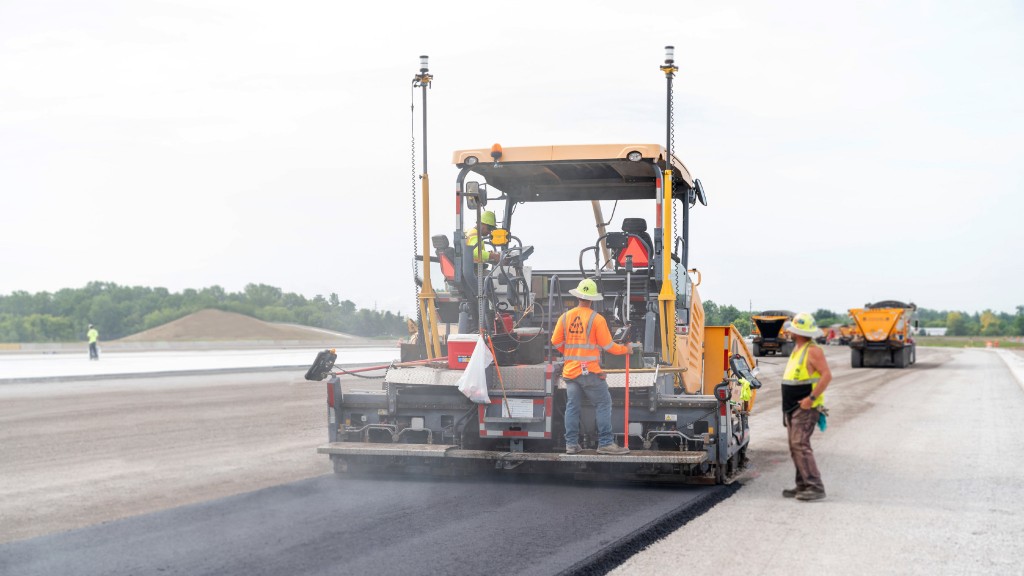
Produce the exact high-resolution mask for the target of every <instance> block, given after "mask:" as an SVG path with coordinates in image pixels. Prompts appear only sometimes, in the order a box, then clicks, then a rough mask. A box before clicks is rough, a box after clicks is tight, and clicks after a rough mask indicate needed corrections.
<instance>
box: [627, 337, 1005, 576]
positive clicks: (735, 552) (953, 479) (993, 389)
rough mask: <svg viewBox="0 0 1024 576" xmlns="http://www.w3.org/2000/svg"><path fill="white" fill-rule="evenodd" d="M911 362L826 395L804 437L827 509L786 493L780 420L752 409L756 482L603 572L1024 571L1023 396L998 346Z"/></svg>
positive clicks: (844, 382) (853, 374)
mask: <svg viewBox="0 0 1024 576" xmlns="http://www.w3.org/2000/svg"><path fill="white" fill-rule="evenodd" d="M918 358H919V363H918V364H917V365H916V366H914V367H912V368H909V369H906V370H887V371H885V372H882V373H881V374H883V375H884V380H883V381H882V382H881V384H880V385H877V386H875V385H865V386H861V385H860V382H859V381H858V379H860V378H862V377H863V376H864V374H866V373H870V372H872V371H874V370H878V369H872V370H868V369H864V370H857V371H850V370H848V369H843V371H842V372H841V374H840V378H838V379H837V380H836V382H835V383H834V384H833V386H832V387H830V388H829V393H828V405H829V407H830V409H831V413H832V417H831V418H830V423H829V427H828V429H827V431H826V432H824V433H821V432H816V433H815V435H814V437H813V439H812V443H813V444H814V447H815V452H816V455H817V458H818V464H819V467H820V468H821V470H822V475H823V477H824V480H825V485H826V489H827V491H828V498H827V499H826V500H824V501H820V502H814V503H803V502H799V501H795V500H790V499H783V498H782V496H781V494H780V492H781V490H782V489H783V488H788V487H790V486H791V485H792V484H793V466H792V463H791V462H790V460H789V454H788V451H787V449H786V443H785V436H784V429H783V428H782V425H781V416H780V414H779V412H777V410H773V411H771V412H770V413H766V412H761V413H759V414H757V415H756V416H755V418H754V421H753V422H752V424H751V428H752V429H754V430H756V431H757V432H756V434H755V436H754V440H753V444H752V446H751V452H752V456H751V457H752V458H753V459H754V460H755V462H757V463H758V470H757V472H756V474H755V476H754V477H753V478H751V479H749V480H747V481H745V482H744V487H743V489H742V490H740V491H739V492H737V493H736V494H735V495H734V496H733V497H732V498H730V499H728V500H726V501H724V502H722V503H720V504H718V505H717V506H715V507H714V508H713V509H712V510H710V511H709V512H708V513H706V514H704V515H703V516H701V517H699V518H697V519H695V520H694V521H692V522H690V523H689V524H687V525H685V526H683V527H682V528H681V529H679V530H678V531H676V532H674V533H673V534H671V535H670V536H668V537H667V538H665V539H663V540H661V541H659V542H657V543H655V544H654V545H652V546H651V547H649V548H648V549H647V550H645V551H644V552H642V553H640V554H638V555H636V556H634V557H633V558H631V559H630V560H628V561H627V562H626V563H625V564H623V565H622V566H620V567H619V568H618V569H616V570H615V571H613V572H612V574H615V575H617V576H631V575H641V574H642V575H650V574H683V573H686V574H712V573H721V572H722V570H723V569H725V567H728V568H727V570H725V571H726V572H727V573H731V574H748V575H750V574H765V575H771V574H780V575H787V576H792V575H799V574H808V575H814V576H820V575H822V574H873V573H877V574H1024V562H1022V560H1021V553H1022V552H1024V544H1022V542H1024V506H1022V504H1021V503H1022V502H1024V482H1022V480H1021V479H1022V478H1024V441H1022V440H1021V433H1020V414H1021V413H1022V412H1024V390H1022V389H1021V387H1020V386H1019V385H1018V382H1017V380H1016V378H1015V377H1014V376H1013V374H1012V373H1011V371H1010V370H1009V369H1008V368H1007V366H1006V364H1005V363H1004V362H1003V361H1002V360H1001V358H1000V356H999V355H997V353H996V352H995V351H990V350H977V349H928V348H922V349H919V352H918ZM836 360H841V358H836V359H835V360H833V359H832V357H831V356H830V362H831V363H832V364H833V366H834V367H836V366H838V362H837V361H836ZM847 366H848V364H847ZM875 373H876V374H878V372H875ZM776 385H777V383H776ZM696 543H699V549H700V550H701V551H702V552H700V553H695V552H694V550H695V549H697V548H698V547H696V546H695V544H696ZM719 545H720V546H721V548H722V549H723V550H727V551H729V552H727V553H726V554H725V555H724V556H723V555H720V554H714V553H710V552H708V551H710V550H712V549H715V548H717V547H719Z"/></svg>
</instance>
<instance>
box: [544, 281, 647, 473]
mask: <svg viewBox="0 0 1024 576" xmlns="http://www.w3.org/2000/svg"><path fill="white" fill-rule="evenodd" d="M569 293H570V294H572V295H573V296H575V297H576V299H577V301H578V302H579V304H578V305H577V306H576V307H575V308H573V309H572V310H569V311H568V312H566V313H565V314H562V316H561V317H560V318H559V319H558V323H557V324H555V331H554V333H553V334H552V335H551V345H552V346H554V347H555V348H557V349H558V351H559V352H561V353H562V356H563V358H564V360H565V364H564V365H563V367H562V378H564V379H565V389H566V395H567V396H568V402H567V403H566V406H565V453H566V454H579V453H580V451H582V450H583V448H582V447H581V446H580V438H579V436H580V406H581V405H582V404H583V396H584V395H586V397H587V398H588V399H589V400H590V402H591V403H593V404H594V408H595V410H596V412H597V452H598V454H627V453H629V448H628V447H626V446H618V445H616V444H615V440H614V438H613V436H612V396H611V393H609V392H608V383H607V382H606V381H605V378H606V375H605V373H604V372H603V371H602V370H601V363H600V360H601V350H606V351H608V352H610V353H612V354H616V355H620V356H621V355H624V354H628V353H629V351H630V348H632V347H634V346H636V344H630V345H628V346H624V345H622V344H616V343H615V342H614V341H612V335H611V332H609V331H608V321H607V320H605V319H604V316H601V315H600V314H598V313H597V312H595V311H594V310H593V309H592V308H591V304H590V303H591V302H599V301H600V300H601V299H602V296H601V294H600V293H599V292H598V291H597V284H595V283H594V281H593V280H590V279H583V280H581V281H580V283H579V286H577V287H576V288H574V289H572V290H569Z"/></svg>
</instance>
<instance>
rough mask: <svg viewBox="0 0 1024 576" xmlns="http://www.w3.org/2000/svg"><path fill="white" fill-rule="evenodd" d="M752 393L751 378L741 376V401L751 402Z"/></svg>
mask: <svg viewBox="0 0 1024 576" xmlns="http://www.w3.org/2000/svg"><path fill="white" fill-rule="evenodd" d="M751 397H752V394H751V393H750V380H747V379H746V378H740V401H741V402H750V398H751Z"/></svg>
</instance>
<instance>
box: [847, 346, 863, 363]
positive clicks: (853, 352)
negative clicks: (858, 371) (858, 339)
mask: <svg viewBox="0 0 1024 576" xmlns="http://www.w3.org/2000/svg"><path fill="white" fill-rule="evenodd" d="M850 367H851V368H863V367H864V351H863V350H860V349H857V348H850Z"/></svg>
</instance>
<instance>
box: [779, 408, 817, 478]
mask: <svg viewBox="0 0 1024 576" xmlns="http://www.w3.org/2000/svg"><path fill="white" fill-rule="evenodd" d="M788 424H789V425H788V430H789V454H790V456H792V457H793V464H794V465H795V466H796V489H797V490H804V489H806V488H815V489H817V490H821V491H822V492H824V491H825V485H824V484H823V483H822V482H821V472H818V465H817V464H816V463H815V462H814V449H813V448H811V434H813V433H814V427H815V426H817V425H818V411H817V410H815V409H813V408H812V409H811V410H803V409H802V408H799V407H797V409H796V410H794V411H793V412H791V413H790V415H789V421H788Z"/></svg>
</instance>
